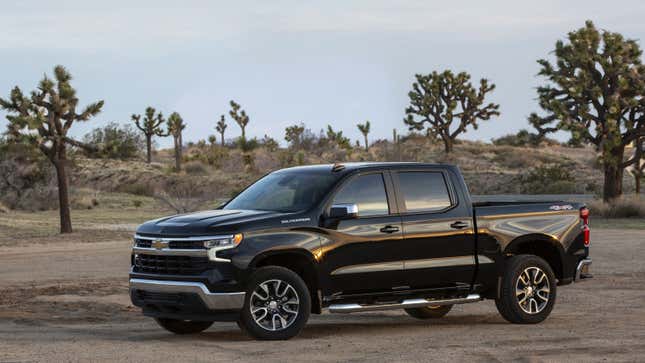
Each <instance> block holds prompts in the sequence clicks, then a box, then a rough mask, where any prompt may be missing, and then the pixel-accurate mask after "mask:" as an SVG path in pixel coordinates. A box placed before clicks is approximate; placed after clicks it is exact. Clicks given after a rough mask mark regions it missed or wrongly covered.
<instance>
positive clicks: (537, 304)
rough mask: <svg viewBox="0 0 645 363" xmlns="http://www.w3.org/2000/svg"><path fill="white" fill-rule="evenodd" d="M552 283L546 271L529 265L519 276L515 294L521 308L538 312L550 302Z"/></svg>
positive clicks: (529, 311) (525, 310)
mask: <svg viewBox="0 0 645 363" xmlns="http://www.w3.org/2000/svg"><path fill="white" fill-rule="evenodd" d="M550 288H551V285H550V283H549V278H548V277H547V275H546V273H545V272H544V271H542V269H540V268H539V267H535V266H532V267H527V268H525V269H524V270H523V271H522V273H520V275H519V276H518V278H517V282H516V284H515V296H516V298H517V302H518V304H519V305H520V308H521V309H522V310H523V311H524V312H525V313H527V314H537V313H539V312H541V311H542V310H544V308H546V306H547V305H548V303H549V294H550V292H551V290H550Z"/></svg>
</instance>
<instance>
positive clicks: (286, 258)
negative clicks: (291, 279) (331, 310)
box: [249, 249, 322, 314]
mask: <svg viewBox="0 0 645 363" xmlns="http://www.w3.org/2000/svg"><path fill="white" fill-rule="evenodd" d="M265 266H280V267H284V268H287V269H289V270H291V271H293V272H295V273H296V274H298V276H300V277H301V278H302V279H303V280H304V282H305V284H306V285H307V288H308V289H309V294H310V295H311V312H312V313H315V314H320V313H321V312H322V302H321V301H320V297H319V294H318V290H319V288H320V281H319V278H318V269H317V262H316V260H315V259H314V256H313V255H312V254H311V252H309V251H307V250H303V249H285V250H276V251H267V252H263V253H261V254H259V255H258V256H256V257H255V258H254V259H253V260H252V261H251V263H250V264H249V267H250V268H252V269H256V268H260V267H265Z"/></svg>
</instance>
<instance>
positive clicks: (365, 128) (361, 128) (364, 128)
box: [356, 121, 370, 151]
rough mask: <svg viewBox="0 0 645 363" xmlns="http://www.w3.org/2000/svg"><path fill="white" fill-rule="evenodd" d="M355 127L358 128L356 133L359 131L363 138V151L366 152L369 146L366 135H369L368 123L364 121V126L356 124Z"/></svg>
mask: <svg viewBox="0 0 645 363" xmlns="http://www.w3.org/2000/svg"><path fill="white" fill-rule="evenodd" d="M356 127H358V131H360V132H361V134H363V138H364V139H365V151H368V150H369V144H368V143H367V134H369V133H370V122H369V121H365V123H364V124H358V125H356Z"/></svg>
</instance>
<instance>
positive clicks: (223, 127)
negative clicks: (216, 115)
mask: <svg viewBox="0 0 645 363" xmlns="http://www.w3.org/2000/svg"><path fill="white" fill-rule="evenodd" d="M227 127H228V125H227V124H226V120H225V119H224V115H221V116H220V119H219V121H217V126H215V130H216V131H217V132H218V133H219V135H220V139H221V144H222V146H224V131H226V128H227Z"/></svg>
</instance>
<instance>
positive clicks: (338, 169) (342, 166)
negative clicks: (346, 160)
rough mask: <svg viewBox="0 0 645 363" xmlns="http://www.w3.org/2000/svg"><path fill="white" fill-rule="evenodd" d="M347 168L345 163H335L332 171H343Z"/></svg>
mask: <svg viewBox="0 0 645 363" xmlns="http://www.w3.org/2000/svg"><path fill="white" fill-rule="evenodd" d="M343 169H345V165H343V164H340V163H334V165H333V166H332V167H331V172H332V173H335V172H337V171H341V170H343Z"/></svg>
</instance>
